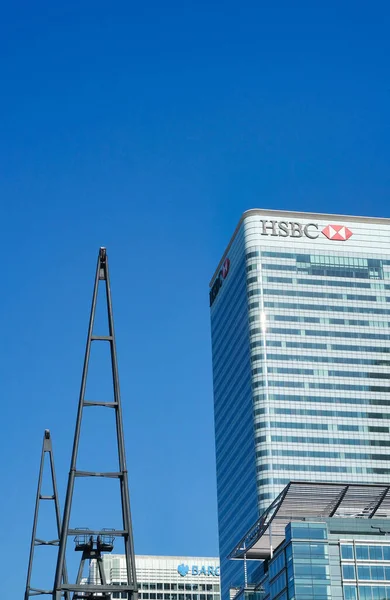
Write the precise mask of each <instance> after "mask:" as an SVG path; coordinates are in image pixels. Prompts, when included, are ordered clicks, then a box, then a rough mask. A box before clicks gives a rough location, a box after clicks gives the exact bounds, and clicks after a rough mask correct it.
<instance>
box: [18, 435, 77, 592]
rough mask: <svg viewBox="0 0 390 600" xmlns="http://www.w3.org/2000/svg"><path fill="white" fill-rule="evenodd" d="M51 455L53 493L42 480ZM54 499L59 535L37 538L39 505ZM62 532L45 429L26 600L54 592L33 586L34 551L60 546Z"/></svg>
mask: <svg viewBox="0 0 390 600" xmlns="http://www.w3.org/2000/svg"><path fill="white" fill-rule="evenodd" d="M47 454H48V455H49V460H50V473H51V483H52V490H53V493H52V494H51V495H44V494H42V480H43V470H44V466H45V457H46V455H47ZM45 500H52V501H53V502H54V509H55V516H56V522H57V537H56V539H53V540H42V539H40V538H37V526H38V517H39V506H40V503H41V502H42V501H45ZM60 532H61V516H60V505H59V501H58V492H57V482H56V474H55V469H54V456H53V446H52V440H51V436H50V431H49V430H48V429H45V433H44V435H43V444H42V454H41V463H40V468H39V477H38V488H37V496H36V501H35V511H34V522H33V528H32V535H31V545H30V556H29V560H28V569H27V580H26V589H25V592H24V600H29V598H30V596H40V595H43V594H52V593H53V590H46V589H43V588H35V587H31V575H32V571H33V563H34V551H35V548H36V546H58V545H59V538H60ZM61 577H62V582H63V583H64V584H67V583H68V579H67V573H66V564H65V561H64V563H63V565H62V570H61ZM64 597H65V600H70V595H69V592H67V591H66V592H64Z"/></svg>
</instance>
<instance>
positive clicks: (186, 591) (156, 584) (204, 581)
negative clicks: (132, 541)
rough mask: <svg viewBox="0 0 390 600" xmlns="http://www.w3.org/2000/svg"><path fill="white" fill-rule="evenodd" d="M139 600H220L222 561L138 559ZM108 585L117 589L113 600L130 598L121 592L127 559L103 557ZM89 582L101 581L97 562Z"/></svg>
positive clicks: (92, 563) (162, 557)
mask: <svg viewBox="0 0 390 600" xmlns="http://www.w3.org/2000/svg"><path fill="white" fill-rule="evenodd" d="M135 564H136V572H137V581H138V588H139V593H138V598H139V600H220V581H219V559H218V558H215V557H199V556H146V555H137V556H136V557H135ZM103 567H104V574H105V577H106V580H107V583H109V584H113V585H117V586H118V591H116V592H114V593H113V594H112V598H113V599H115V598H121V599H124V598H127V596H126V594H125V593H124V592H121V591H120V586H121V584H122V583H123V584H124V583H125V582H126V568H125V567H126V564H125V556H124V555H122V554H104V555H103ZM89 579H90V581H91V582H92V583H94V582H95V581H100V579H99V577H98V573H97V566H96V561H92V562H91V566H90V572H89Z"/></svg>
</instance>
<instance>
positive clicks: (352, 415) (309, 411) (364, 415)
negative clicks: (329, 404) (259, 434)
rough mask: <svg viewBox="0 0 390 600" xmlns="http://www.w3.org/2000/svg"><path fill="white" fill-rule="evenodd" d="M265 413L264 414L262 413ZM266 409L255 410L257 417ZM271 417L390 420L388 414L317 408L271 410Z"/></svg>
mask: <svg viewBox="0 0 390 600" xmlns="http://www.w3.org/2000/svg"><path fill="white" fill-rule="evenodd" d="M261 411H263V412H261ZM264 411H265V408H259V409H257V410H255V415H257V414H264ZM269 414H270V415H298V416H307V417H339V418H346V419H390V414H388V413H376V412H375V413H374V412H361V411H352V410H320V409H316V408H291V407H290V406H289V407H288V408H284V407H281V408H270V409H269Z"/></svg>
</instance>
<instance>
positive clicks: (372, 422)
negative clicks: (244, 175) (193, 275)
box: [210, 209, 390, 600]
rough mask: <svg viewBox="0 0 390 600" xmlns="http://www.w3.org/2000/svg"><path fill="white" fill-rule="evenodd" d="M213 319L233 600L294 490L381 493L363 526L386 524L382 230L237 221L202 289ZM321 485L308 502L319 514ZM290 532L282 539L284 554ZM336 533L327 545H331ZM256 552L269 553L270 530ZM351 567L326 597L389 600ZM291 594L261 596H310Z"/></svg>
mask: <svg viewBox="0 0 390 600" xmlns="http://www.w3.org/2000/svg"><path fill="white" fill-rule="evenodd" d="M210 311H211V332H212V354H213V382H214V418H215V438H216V464H217V491H218V519H219V545H220V558H221V585H222V598H223V600H228V598H229V593H230V590H231V589H233V588H236V589H238V588H240V587H241V586H242V585H244V584H245V585H244V587H245V586H247V585H248V584H249V582H251V581H255V580H256V581H258V579H259V577H260V575H261V573H260V571H261V569H264V564H263V563H261V564H260V563H259V562H258V560H253V561H252V560H250V559H249V556H247V555H246V548H247V547H248V544H249V540H250V539H252V538H256V535H257V533H258V531H259V529H262V526H261V523H262V521H261V519H262V518H263V517H264V515H266V514H267V511H268V510H269V507H270V505H271V506H272V505H273V502H274V501H275V499H277V498H279V497H280V495H281V494H283V490H284V489H285V488H286V486H288V485H289V484H290V482H291V481H297V482H311V483H318V484H321V485H322V484H328V483H331V484H345V483H349V484H350V485H360V486H361V488H362V490H363V491H361V490H360V491H361V493H362V494H363V496H364V494H365V493H366V492H364V490H365V489H366V488H365V487H364V486H366V485H379V486H382V488H381V491H380V492H378V494H375V493H374V492H372V494H371V492H367V494H368V496H369V500H370V502H371V504H370V502H368V504H367V506H364V510H363V509H362V510H363V512H364V511H365V513H364V515H363V517H364V518H365V516H367V515H371V516H374V517H375V519H376V518H379V517H380V516H381V515H382V516H383V515H384V516H385V518H387V512H386V511H385V510H383V511H382V513H380V511H379V512H378V511H376V512H375V514H374V515H373V514H372V507H375V506H376V505H377V504H378V503H380V499H381V498H382V499H383V500H384V502H385V503H386V501H387V492H388V488H387V485H386V484H387V483H388V482H390V436H389V433H390V428H389V424H390V421H389V419H390V371H389V366H390V353H389V350H390V327H389V325H390V220H389V219H380V218H365V217H353V216H348V217H346V216H340V215H326V214H308V213H293V212H281V211H267V210H257V209H255V210H250V211H248V212H246V213H244V215H243V216H242V218H241V220H240V222H239V224H238V226H237V228H236V230H235V232H234V234H233V237H232V239H231V241H230V242H229V244H228V247H227V249H226V251H225V252H224V254H223V256H222V258H221V261H220V263H219V265H218V267H217V269H216V272H215V274H214V276H213V278H212V280H211V283H210ZM321 485H319V487H318V490H316V492H315V494H314V496H313V498H312V501H313V502H314V501H315V502H317V503H319V504H321V506H322V496H321V493H325V488H324V487H321ZM360 491H359V490H357V491H356V494H357V495H359V494H360ZM313 493H314V492H313ZM326 493H327V492H326ZM341 493H343V492H342V491H340V494H341ZM345 493H347V492H345ZM332 501H333V502H334V503H336V500H335V499H334V498H333V497H332ZM309 505H310V500H309V502H307V498H306V502H305V503H304V504H303V506H304V507H307V506H309ZM378 505H379V504H378ZM360 508H361V507H360V505H359V507H358V509H359V510H358V509H357V510H355V511H354V504H353V502H352V504H351V505H350V506H349V508H348V511H349V512H348V511H347V513H348V514H347V513H346V514H345V515H344V513H343V515H344V517H345V518H347V519H356V515H358V517H359V522H361V519H362V518H363V517H362V515H361V511H360ZM359 511H360V512H359ZM354 515H355V516H354ZM359 515H360V516H359ZM294 517H295V519H298V520H299V518H302V519H306V518H308V519H310V518H313V519H314V521H313V522H317V521H318V519H320V520H321V518H322V517H323V518H324V519H332V518H334V515H332V512H331V511H327V510H326V509H324V513H323V514H322V515H321V514H320V515H319V514H317V513H315V514H314V515H313V514H311V515H310V514H309V515H307V517H306V516H305V515H304V514H303V513H301V514H300V515H297V514H295V515H294ZM298 517H299V518H298ZM344 517H343V518H344ZM264 518H265V517H264ZM370 518H371V517H370ZM291 523H292V524H291V525H288V523H285V524H284V525H285V528H287V527H288V526H289V529H288V531H284V532H283V535H281V537H280V538H278V540H279V541H278V543H279V544H281V545H283V544H286V548H287V545H288V543H293V542H292V541H291V540H292V539H293V537H292V536H293V534H294V527H295V525H294V523H295V521H291ZM332 523H333V521H327V523H326V527H327V534H326V535H327V536H328V537H327V538H326V539H328V540H330V539H331V540H332V544H334V543H336V542H335V537H334V535H335V534H334V529H332V527H333V525H332ZM351 523H352V521H350V522H349V525H348V527H352V524H351ZM274 527H275V523H274ZM337 527H341V528H342V525H341V520H340V521H338V525H337ZM343 527H344V525H343ZM345 527H347V526H345ZM345 527H344V529H343V532H344V533H345V537H346V539H349V540H352V541H350V542H348V544H352V545H354V544H355V545H356V544H357V542H356V540H355V537H356V536H357V537H356V539H358V537H359V535H358V533H357V532H356V530H355V529H354V531H353V533H348V535H347V532H346V531H345ZM381 527H382V530H383V531H385V529H386V528H385V529H383V527H384V526H383V524H382V525H381ZM253 528H254V529H253ZM271 529H272V526H271ZM363 529H364V527H363ZM250 532H252V533H250ZM370 532H371V538H370V536H368V534H367V531H366V530H364V532H363V533H361V535H362V536H363V538H364V537H365V536H366V539H368V540H369V539H371V542H372V545H380V542H378V539H377V538H376V537H375V536H376V535H377V534H376V533H375V530H374V529H372V530H370ZM378 535H379V534H378ZM383 535H385V534H383ZM286 536H287V537H286ZM332 536H333V537H332ZM348 536H349V537H348ZM263 537H264V536H263ZM264 539H265V540H267V543H268V544H269V548H271V546H273V547H274V548H275V545H274V544H271V542H270V539H269V531H268V530H267V535H265V537H264ZM340 539H341V538H340ZM240 540H241V541H242V543H243V544H244V551H242V547H241V546H240ZM243 540H244V541H243ZM372 540H374V541H372ZM375 540H376V541H375ZM385 541H386V540H385ZM371 542H370V543H371ZM338 543H339V545H340V543H341V542H340V540H339V542H338ZM370 543H368V545H370ZM348 544H347V545H348ZM359 544H360V541H359ZM249 545H250V544H249ZM363 545H364V544H363ZM382 545H383V547H384V545H386V544H385V542H383V544H382ZM239 548H240V549H239ZM269 548H268V550H269ZM238 549H239V550H238ZM272 552H273V550H272ZM272 552H271V553H270V554H268V558H267V560H271V558H270V557H271V554H272ZM285 552H289V550H287V549H286V550H285ZM359 552H360V550H359ZM275 556H276V554H275ZM286 556H287V555H286ZM286 556H285V557H286ZM340 556H341V554H340ZM383 556H384V555H383ZM228 557H230V558H232V559H237V560H229V559H228ZM354 557H355V559H356V557H357V555H356V553H355V550H354ZM252 558H253V556H252ZM257 558H259V557H257ZM247 559H248V560H247ZM355 559H354V560H355ZM280 560H281V559H280ZM340 560H341V558H340ZM383 560H384V559H383ZM286 564H287V563H286ZM297 564H298V563H297ZM340 565H341V563H340ZM357 566H359V565H358V564H357V563H356V564H355V571H354V572H355V573H356V578H355V581H354V582H349V583H347V584H346V586H345V587H346V591H345V593H344V591H343V589H342V586H341V587H340V590H341V591H340V590H339V591H340V594H341V595H338V596H336V595H335V594H333V597H337V598H343V597H345V598H348V594H349V595H350V597H351V598H354V597H355V596H354V594H355V593H356V594H359V595H358V596H356V597H358V598H364V599H365V598H366V596H363V594H366V595H367V598H368V597H369V598H370V600H371V598H376V597H377V596H374V594H380V593H382V592H381V591H378V590H376V588H378V587H379V588H380V589H382V588H383V587H386V590H385V596H383V597H386V594H387V591H388V590H387V586H386V584H385V583H383V582H382V583H380V584H379V583H378V582H377V581H376V582H375V581H374V583H373V584H371V583H366V582H365V583H364V584H362V586H360V587H362V590H360V591H359V582H358V579H357V576H358V570H357ZM373 566H376V565H375V564H374V565H373ZM380 566H381V567H382V566H383V568H384V567H385V566H386V565H385V563H384V562H383V563H382V564H381V565H380ZM370 568H371V566H370ZM259 569H260V571H259ZM340 569H341V571H340V573H342V572H344V571H345V572H347V571H348V569H344V571H343V569H342V568H341V566H340ZM349 572H350V573H352V570H351V569H349ZM360 572H361V573H362V570H360ZM286 573H287V571H286ZM370 573H371V571H370ZM383 573H385V571H383ZM386 573H387V571H386ZM266 576H267V575H266V574H263V575H261V577H266ZM261 577H260V578H261ZM340 577H341V575H340ZM282 578H283V577H282ZM340 581H341V579H340ZM377 583H378V585H376V584H377ZM302 585H303V584H302ZM369 586H371V587H372V590H371V591H368V589H367V590H366V589H365V588H368V587H369ZM347 588H348V589H347ZM363 588H364V589H363ZM374 588H375V590H374ZM273 589H274V588H273ZM292 589H293V586H290V592H289V591H288V585H287V586H286V588H285V589H283V590H282V589H280V590H279V591H278V592H277V593H276V592H275V589H274V592H273V595H271V596H264V593H265V592H261V593H262V594H263V597H265V598H266V597H271V598H273V597H275V598H279V596H280V598H284V597H286V598H287V597H288V598H295V599H296V600H299V598H301V597H302V598H308V599H309V598H310V597H311V596H310V594H313V589H312V588H310V589H311V592H309V593H308V595H302V589H303V588H299V589H300V592H299V593H298V594H297V593H295V592H294V593H295V595H291V594H292V593H293V592H292V591H291V590H292ZM330 589H331V587H330V586H329V583H328V584H326V585H325V587H324V588H323V589H322V594H323V597H324V598H330V597H332V596H329V595H328V592H329V593H330V591H329V590H330ZM370 589H371V588H370ZM256 593H260V592H259V591H257V592H256ZM289 593H290V595H288V594H289ZM282 594H285V596H282ZM369 594H372V596H369ZM312 597H313V598H315V597H317V596H316V595H312ZM378 598H379V596H378ZM381 598H382V596H381Z"/></svg>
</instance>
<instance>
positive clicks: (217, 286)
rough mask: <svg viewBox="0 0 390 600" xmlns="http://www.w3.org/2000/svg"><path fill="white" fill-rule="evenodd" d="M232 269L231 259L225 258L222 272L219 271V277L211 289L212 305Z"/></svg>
mask: <svg viewBox="0 0 390 600" xmlns="http://www.w3.org/2000/svg"><path fill="white" fill-rule="evenodd" d="M229 269H230V260H229V259H228V258H225V261H224V263H223V265H222V268H221V270H220V272H219V273H218V277H217V278H216V280H215V281H214V283H213V287H212V288H211V290H210V306H211V305H212V304H213V302H214V300H215V299H216V297H217V296H218V292H219V290H220V289H221V287H222V283H223V281H224V280H225V279H226V277H227V275H228V273H229Z"/></svg>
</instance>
